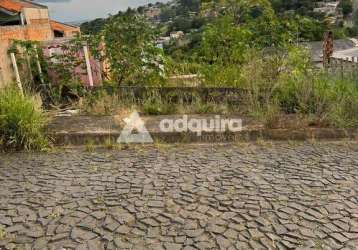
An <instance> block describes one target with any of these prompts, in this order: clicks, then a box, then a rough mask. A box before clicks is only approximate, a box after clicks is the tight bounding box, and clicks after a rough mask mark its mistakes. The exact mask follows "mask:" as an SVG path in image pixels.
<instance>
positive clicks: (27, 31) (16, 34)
mask: <svg viewBox="0 0 358 250" xmlns="http://www.w3.org/2000/svg"><path fill="white" fill-rule="evenodd" d="M52 39H53V33H52V30H51V26H50V24H34V25H26V26H21V25H16V26H1V27H0V42H1V41H9V40H31V41H50V40H52Z"/></svg>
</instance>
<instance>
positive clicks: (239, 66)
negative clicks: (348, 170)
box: [44, 0, 358, 127]
mask: <svg viewBox="0 0 358 250" xmlns="http://www.w3.org/2000/svg"><path fill="white" fill-rule="evenodd" d="M345 4H349V1H347V3H345ZM314 6H315V5H314V4H313V3H312V2H311V1H299V2H297V1H283V0H282V1H281V0H276V1H269V0H232V1H230V0H227V1H202V4H201V5H200V4H199V1H196V0H183V1H179V4H178V5H173V6H172V5H165V4H161V5H160V8H164V10H165V11H164V12H162V14H161V16H160V18H161V19H168V22H169V23H170V25H169V26H168V25H162V24H161V23H160V24H158V25H153V23H150V22H149V21H148V20H146V19H145V18H144V17H143V16H142V15H141V14H142V13H143V12H144V11H145V10H144V9H137V10H132V9H129V10H128V11H126V12H124V13H119V14H118V15H115V16H112V17H110V18H108V19H106V20H105V21H104V20H101V25H100V26H101V27H100V28H99V26H96V27H95V29H98V31H96V32H92V33H94V34H92V35H90V36H88V37H82V38H80V37H78V38H76V39H74V40H73V41H71V42H70V43H68V44H66V45H64V46H66V47H63V48H62V50H63V51H64V53H63V55H58V56H56V55H55V56H53V57H52V58H51V59H53V60H52V61H51V62H50V63H48V65H47V66H46V67H47V68H50V69H52V70H55V72H56V74H57V75H59V76H61V78H60V79H59V81H58V83H57V84H51V83H50V84H48V85H49V88H48V89H49V90H50V91H49V94H48V95H49V96H50V97H51V102H53V103H56V102H60V103H61V102H63V97H64V96H73V97H74V99H76V100H79V102H78V103H79V107H80V108H81V109H82V111H83V112H87V113H91V114H118V113H122V112H128V111H129V110H132V109H136V110H138V111H140V112H142V113H144V114H149V115H162V114H173V113H216V114H228V113H238V114H242V115H247V116H252V117H255V118H256V119H260V120H263V121H264V122H265V123H266V124H267V125H268V126H273V125H274V124H275V123H276V122H277V120H278V119H280V117H281V116H283V115H286V114H293V115H298V116H304V117H308V118H309V119H310V120H311V123H312V124H315V125H320V126H336V127H356V126H358V114H357V110H358V101H357V100H358V84H357V82H358V77H357V75H355V76H348V75H347V76H341V75H336V74H331V73H328V72H326V71H324V70H319V69H317V68H314V67H313V66H312V65H311V62H310V58H309V55H308V53H307V51H306V50H305V49H304V48H302V47H300V46H299V45H298V44H299V42H301V41H311V40H320V39H321V38H322V36H323V33H324V32H325V31H326V29H328V28H334V29H337V30H341V31H342V29H339V27H337V26H335V25H333V26H332V25H331V24H329V22H327V20H325V19H324V17H322V16H319V15H318V14H317V13H314V12H313V8H314ZM342 8H343V6H342ZM345 8H348V7H345ZM179 9H182V11H183V14H182V15H178V14H179V12H180V11H179V12H178V10H179ZM292 10H294V11H293V12H292ZM346 12H347V13H346V15H349V10H346ZM86 25H88V24H86ZM178 29H182V30H184V31H185V32H187V34H186V35H185V36H184V37H183V38H180V39H177V40H175V39H174V40H173V39H172V40H170V42H169V43H168V44H167V45H165V46H164V49H161V48H159V47H158V46H156V42H157V40H158V37H159V36H163V35H168V34H170V32H171V31H177V30H178ZM352 32H353V31H352ZM335 33H336V34H337V33H338V32H335ZM84 43H87V44H89V45H90V48H91V53H92V55H93V56H94V57H95V58H96V59H98V60H99V61H100V62H103V63H105V64H106V65H107V66H108V68H109V71H108V72H107V73H109V74H108V75H105V76H104V79H105V80H106V81H105V83H104V85H105V86H104V89H106V88H107V87H108V86H112V87H113V86H114V87H116V88H117V87H122V86H132V87H136V86H139V87H143V86H154V87H163V86H169V83H168V77H169V76H170V75H183V74H195V75H196V76H197V79H198V80H197V82H196V87H233V88H239V89H241V90H242V93H243V94H242V96H240V100H238V99H236V100H234V101H233V100H232V99H231V98H230V96H225V98H224V99H217V98H211V99H210V98H207V97H206V98H202V97H201V96H197V95H195V94H187V93H186V94H185V95H180V93H175V92H172V93H170V94H167V95H163V94H161V93H158V92H151V91H149V90H144V92H145V93H144V95H143V96H141V97H138V95H135V94H133V95H132V94H128V93H123V92H121V91H120V90H121V89H120V88H119V89H116V88H114V89H115V91H112V92H110V91H97V90H90V89H86V88H84V87H82V86H81V84H80V82H79V80H78V79H76V77H74V76H75V74H73V71H74V69H75V68H76V67H79V66H84V65H83V64H84V62H83V60H80V59H78V58H77V56H76V52H77V51H78V50H79V49H81V48H82V46H83V44H84ZM44 67H45V66H44Z"/></svg>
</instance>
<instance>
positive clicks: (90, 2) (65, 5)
mask: <svg viewBox="0 0 358 250" xmlns="http://www.w3.org/2000/svg"><path fill="white" fill-rule="evenodd" d="M34 1H35V2H38V3H40V4H43V5H47V6H48V7H49V10H50V16H51V18H52V19H54V20H57V21H62V22H73V21H86V20H92V19H95V18H98V17H107V16H108V14H116V13H117V12H118V11H119V10H126V9H127V8H128V7H138V6H141V5H145V4H148V3H156V2H168V0H34Z"/></svg>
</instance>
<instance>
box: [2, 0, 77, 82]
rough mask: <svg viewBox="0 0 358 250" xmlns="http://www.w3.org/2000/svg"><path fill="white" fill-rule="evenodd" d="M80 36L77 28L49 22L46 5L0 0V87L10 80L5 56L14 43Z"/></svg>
mask: <svg viewBox="0 0 358 250" xmlns="http://www.w3.org/2000/svg"><path fill="white" fill-rule="evenodd" d="M79 33H80V29H79V27H75V26H72V25H67V24H63V23H59V22H55V21H53V20H50V17H49V12H48V8H47V6H44V5H41V4H37V3H34V2H32V1H27V0H0V59H1V60H0V86H1V85H4V84H6V83H8V82H10V81H12V80H13V69H12V66H11V61H10V58H9V57H8V55H7V51H8V49H9V46H10V45H11V42H12V41H13V40H28V41H52V40H54V39H56V38H59V37H61V38H63V37H73V36H75V35H77V34H79Z"/></svg>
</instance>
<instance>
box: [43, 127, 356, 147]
mask: <svg viewBox="0 0 358 250" xmlns="http://www.w3.org/2000/svg"><path fill="white" fill-rule="evenodd" d="M150 134H151V136H152V138H153V140H154V141H158V142H163V143H223V142H236V141H237V142H253V141H257V140H260V139H263V140H280V141H290V140H292V141H306V140H357V139H358V129H350V130H344V129H332V128H304V129H257V130H244V131H241V132H236V133H232V132H223V133H216V132H209V133H203V134H202V135H201V136H197V135H196V134H195V133H178V132H173V133H164V132H150ZM49 136H50V138H52V141H53V142H54V144H55V145H58V146H63V145H85V144H87V143H89V142H91V143H93V144H95V145H103V144H104V143H105V142H106V141H110V142H113V143H115V142H116V141H117V138H118V137H119V136H120V132H118V131H113V132H93V133H90V132H54V133H50V134H49Z"/></svg>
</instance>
